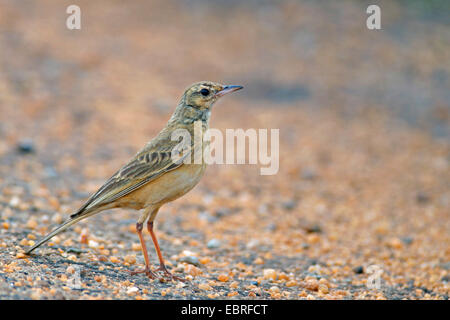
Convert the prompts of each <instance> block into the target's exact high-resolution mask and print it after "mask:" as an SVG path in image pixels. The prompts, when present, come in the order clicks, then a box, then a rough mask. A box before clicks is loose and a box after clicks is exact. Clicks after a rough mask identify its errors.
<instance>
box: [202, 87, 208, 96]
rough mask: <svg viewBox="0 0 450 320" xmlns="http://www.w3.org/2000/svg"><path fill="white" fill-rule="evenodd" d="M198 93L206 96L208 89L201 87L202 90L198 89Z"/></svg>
mask: <svg viewBox="0 0 450 320" xmlns="http://www.w3.org/2000/svg"><path fill="white" fill-rule="evenodd" d="M200 93H201V94H202V96H204V97H206V96H207V95H209V90H208V89H202V90H200Z"/></svg>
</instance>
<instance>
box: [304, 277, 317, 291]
mask: <svg viewBox="0 0 450 320" xmlns="http://www.w3.org/2000/svg"><path fill="white" fill-rule="evenodd" d="M305 288H306V289H308V290H311V291H317V290H318V289H319V281H317V280H316V279H309V280H307V281H306V283H305Z"/></svg>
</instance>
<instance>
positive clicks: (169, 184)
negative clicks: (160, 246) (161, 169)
mask: <svg viewBox="0 0 450 320" xmlns="http://www.w3.org/2000/svg"><path fill="white" fill-rule="evenodd" d="M205 169H206V164H200V165H195V164H185V165H183V166H181V167H180V168H178V169H175V170H173V171H169V172H167V173H165V174H164V175H162V176H161V177H159V178H157V179H156V180H154V181H152V182H150V183H148V184H147V185H145V186H143V187H142V188H140V189H138V190H136V191H135V192H133V193H132V194H130V195H128V196H127V197H126V199H123V200H124V201H123V202H126V203H122V205H123V206H129V207H140V208H143V207H147V206H150V205H158V206H159V205H162V204H164V203H166V202H169V201H172V200H175V199H177V198H179V197H181V196H183V195H184V194H186V193H187V192H189V191H190V190H191V189H192V188H194V187H195V186H196V185H197V183H198V182H199V181H200V179H201V177H202V176H203V173H204V171H205Z"/></svg>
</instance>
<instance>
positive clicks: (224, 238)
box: [0, 0, 450, 298]
mask: <svg viewBox="0 0 450 320" xmlns="http://www.w3.org/2000/svg"><path fill="white" fill-rule="evenodd" d="M71 4H76V5H78V6H80V8H81V30H68V29H67V28H66V19H67V17H68V14H67V13H66V8H67V6H69V5H71ZM370 4H378V5H379V6H380V7H381V26H382V30H368V29H367V27H366V19H367V17H368V14H367V13H366V8H367V6H368V5H370ZM449 13H450V2H449V1H419V0H410V1H406V0H405V1H350V0H347V1H294V0H292V1H289V0H286V1H281V0H280V1H268V0H267V1H266V0H260V1H258V0H250V1H235V0H228V1H225V0H213V1H201V0H164V1H162V0H161V1H158V0H154V1H133V2H123V1H95V2H94V1H56V0H55V1H26V0H24V1H12V0H11V1H8V0H0V48H1V50H0V52H1V53H0V212H1V219H2V221H3V222H4V223H8V224H10V226H11V227H10V231H9V232H8V233H6V231H4V232H3V233H2V238H1V239H0V242H1V241H3V244H4V245H5V246H6V245H8V246H10V245H11V246H13V245H17V244H18V242H19V240H20V237H21V236H23V235H26V234H27V233H29V232H30V230H31V229H33V230H34V231H33V232H34V233H36V235H37V236H39V235H40V234H43V233H44V232H45V231H48V230H47V229H48V228H50V227H51V226H52V220H50V221H48V220H47V222H45V221H46V220H45V219H44V220H42V217H43V216H44V217H47V216H50V217H52V216H53V215H54V214H55V212H58V214H60V215H61V216H62V217H64V218H65V217H66V215H67V214H68V213H70V212H71V211H73V210H75V209H76V207H77V206H78V205H80V204H81V203H82V202H83V200H85V199H86V197H87V196H88V195H89V194H90V193H91V192H94V191H95V190H96V189H97V188H98V187H99V186H100V185H101V184H102V183H103V182H104V181H105V179H106V178H107V177H109V176H110V175H111V174H113V173H114V172H115V170H116V169H118V168H119V167H120V165H122V164H123V163H124V162H125V161H127V160H128V159H129V158H130V157H131V156H132V155H134V154H135V152H136V151H137V150H138V149H139V148H140V147H142V146H143V145H144V144H145V143H146V141H148V140H150V138H152V137H153V136H154V135H155V134H157V133H158V132H159V130H160V129H161V128H162V127H163V126H164V124H165V123H166V121H167V120H168V118H169V117H170V115H171V113H172V112H173V110H174V108H175V106H176V104H177V102H178V100H179V98H180V96H181V94H182V92H183V90H184V89H185V87H187V86H188V85H190V84H191V83H193V82H197V81H200V80H211V81H217V82H221V83H225V84H235V85H243V86H244V90H242V91H240V92H239V93H236V94H234V95H233V96H227V98H226V99H224V100H223V101H220V102H219V103H217V105H216V106H215V107H214V111H213V115H212V120H211V126H212V127H215V128H219V129H225V128H243V129H248V128H267V129H271V128H279V129H280V172H279V174H277V175H275V176H260V175H259V167H258V166H232V165H227V166H218V165H215V166H212V167H210V168H209V169H208V170H207V174H206V176H205V178H204V179H203V180H202V182H201V183H200V185H199V186H198V187H197V188H196V189H195V190H194V191H193V192H192V193H190V194H189V195H187V196H186V197H184V198H183V199H180V200H179V201H177V202H175V203H173V204H169V205H167V206H166V207H164V208H163V209H162V213H161V214H160V217H159V218H158V219H159V220H158V223H159V224H158V232H159V233H160V234H162V236H161V237H162V244H163V245H162V247H163V248H165V249H163V252H164V250H166V252H167V250H168V251H169V252H170V250H172V252H171V253H172V254H176V253H177V252H178V251H179V250H182V249H181V248H185V247H190V248H191V249H190V250H192V251H196V250H197V251H196V252H198V254H199V255H202V254H203V255H207V253H204V252H203V251H202V250H203V249H205V246H206V243H207V242H208V241H209V240H211V239H213V238H214V239H216V238H218V240H220V241H221V243H222V244H223V247H225V248H229V249H230V252H228V253H224V254H223V256H221V257H220V258H217V257H216V258H217V259H223V260H224V261H229V262H230V263H237V261H241V262H242V257H241V256H239V255H238V254H237V253H236V251H235V250H236V249H239V250H240V253H239V254H240V255H243V256H245V257H246V259H247V260H246V261H248V263H247V264H254V262H255V261H258V262H261V261H263V262H262V263H257V264H256V265H254V268H255V270H260V269H261V270H262V268H267V267H268V266H271V267H272V268H275V269H280V270H284V271H283V272H286V273H289V272H291V273H293V274H294V276H293V277H294V278H295V276H297V277H298V278H299V279H303V278H304V277H305V274H304V273H302V272H309V273H311V272H312V273H314V272H315V271H311V270H309V269H310V267H311V266H314V265H321V266H322V267H323V268H324V270H328V271H326V272H328V277H329V278H333V277H334V281H335V283H336V286H337V288H340V289H343V290H344V289H345V290H347V289H348V288H349V287H348V286H350V284H351V285H354V288H353V289H354V290H353V291H352V290H350V289H348V290H350V291H348V292H347V293H342V294H341V295H340V296H339V295H338V296H339V297H352V298H356V297H358V294H363V293H361V292H364V288H363V287H361V286H362V285H363V284H364V281H365V280H364V279H365V278H366V277H364V275H360V274H359V273H355V272H354V271H352V270H354V268H356V267H361V268H363V267H366V266H368V265H371V264H377V265H381V266H383V268H384V270H385V271H386V272H385V273H384V275H383V277H385V278H384V281H385V282H386V285H387V286H388V287H389V288H391V289H392V288H393V289H392V290H393V291H389V292H388V291H385V292H384V295H385V297H388V298H392V297H410V296H409V295H410V294H411V295H412V296H414V295H415V296H414V297H423V295H424V294H428V295H429V296H430V297H432V298H437V297H444V298H445V297H448V285H447V283H448V270H449V265H448V261H449V257H450V251H449V234H450V233H449V230H450V229H449V227H450V224H449V215H448V213H449V202H450V200H449V196H450V194H449V184H448V181H449V178H450V176H449V161H450V155H449V147H450V146H449V138H450V117H449V112H450V106H449V102H450V90H449V89H450V86H449V82H450V28H449V24H450V19H449V18H450V17H449ZM136 217H137V214H136V213H133V212H127V211H122V210H119V211H117V212H116V213H115V214H106V213H104V214H102V215H100V216H98V217H93V218H90V219H92V221H93V222H92V223H94V224H95V223H97V225H98V226H100V227H99V228H98V229H96V230H95V235H96V237H97V238H101V239H106V240H105V241H107V240H108V239H109V240H111V239H112V240H114V241H115V242H114V243H123V244H124V246H123V248H122V249H123V250H125V251H126V250H127V248H129V246H130V245H131V242H137V238H136V237H135V235H134V234H132V233H131V232H129V231H128V229H127V228H128V226H129V225H134V221H135V219H136ZM30 219H31V220H32V221H34V220H36V221H37V225H38V226H39V227H36V226H35V224H31V225H33V226H35V228H31V225H28V227H24V226H26V225H27V221H29V220H30ZM105 221H106V222H105ZM108 221H109V222H108ZM105 223H111V225H110V227H104V224H105ZM117 224H120V225H124V228H125V229H124V230H125V231H127V232H128V233H129V235H128V236H127V235H126V234H127V232H125V231H123V232H118V233H117V234H113V235H112V234H108V233H107V232H106V231H107V230H108V229H112V228H115V226H116V225H117ZM199 226H200V227H202V230H199ZM84 227H86V228H90V230H91V231H92V229H94V228H93V227H92V224H86V225H84ZM23 228H25V229H23ZM27 228H28V229H27ZM30 228H31V229H30ZM11 230H14V232H15V233H14V232H12V233H11ZM74 232H76V231H74ZM78 232H79V230H78ZM92 233H93V234H94V231H92ZM11 234H15V236H14V237H12V236H11ZM69 237H70V233H69ZM175 238H177V239H181V240H182V242H181V243H180V242H175V244H173V243H172V245H170V244H169V242H170V241H172V240H173V241H175V240H174V239H175ZM193 241H194V242H193ZM195 241H197V242H196V243H197V244H195ZM177 245H179V247H177ZM122 249H121V250H122ZM205 250H206V249H205ZM202 252H203V253H202ZM120 254H122V251H120V252H119V253H118V255H119V256H120ZM123 254H125V253H123ZM169 256H170V254H169ZM238 256H239V257H238ZM258 258H259V259H261V260H257V259H258ZM288 258H289V259H288ZM139 259H141V257H139V258H138V260H139ZM172 260H174V261H173V263H174V264H175V260H176V259H172ZM139 261H140V260H139ZM271 261H272V262H271ZM277 261H278V262H277ZM140 262H141V261H140ZM277 263H278V264H277ZM258 268H259V269H258ZM308 268H309V269H308ZM219 269H220V268H219ZM308 270H309V271H308ZM358 270H359V269H358ZM361 270H362V269H361ZM210 272H212V271H211V270H210ZM258 272H259V271H255V277H257V276H258ZM360 273H363V272H360ZM344 279H347V280H344ZM348 279H350V280H348ZM330 281H331V280H330ZM411 281H412V282H411ZM349 283H350V284H349ZM408 286H409V287H408ZM406 287H408V288H426V290H428V291H422V292H421V293H420V292H419V293H417V292H416V291H411V290H410V291H404V292H403V291H401V289H400V288H406ZM296 288H297V287H296ZM330 288H331V286H330ZM355 288H357V289H355ZM358 288H359V289H358ZM299 290H301V288H300V289H299ZM402 290H403V289H402ZM411 292H414V293H411ZM300 294H301V293H300ZM312 294H317V290H316V291H314V290H313V291H312ZM364 294H366V293H364ZM282 297H284V298H289V297H290V298H297V293H296V294H293V295H291V296H289V295H288V296H282Z"/></svg>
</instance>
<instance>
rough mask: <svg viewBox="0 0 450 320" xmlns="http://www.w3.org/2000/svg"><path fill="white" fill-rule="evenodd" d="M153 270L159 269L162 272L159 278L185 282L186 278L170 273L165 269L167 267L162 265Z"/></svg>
mask: <svg viewBox="0 0 450 320" xmlns="http://www.w3.org/2000/svg"><path fill="white" fill-rule="evenodd" d="M155 271H161V272H162V273H163V276H162V277H161V278H160V280H162V281H164V280H175V281H181V282H186V281H187V280H186V279H184V278H181V277H178V276H176V275H174V274H172V273H170V272H169V270H167V268H166V267H165V266H164V265H162V266H159V267H158V269H156V270H155Z"/></svg>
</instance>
